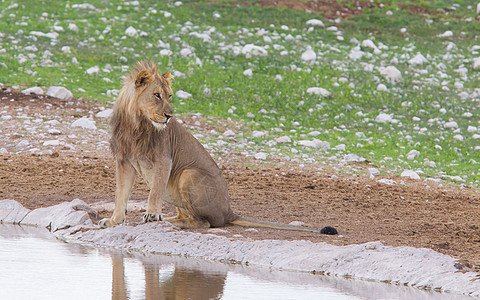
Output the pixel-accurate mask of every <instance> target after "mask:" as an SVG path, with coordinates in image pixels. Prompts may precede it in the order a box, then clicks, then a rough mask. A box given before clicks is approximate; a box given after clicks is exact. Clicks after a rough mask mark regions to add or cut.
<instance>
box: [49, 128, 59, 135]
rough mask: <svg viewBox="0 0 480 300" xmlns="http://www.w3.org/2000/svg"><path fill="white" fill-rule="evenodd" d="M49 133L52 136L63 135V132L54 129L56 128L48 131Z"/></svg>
mask: <svg viewBox="0 0 480 300" xmlns="http://www.w3.org/2000/svg"><path fill="white" fill-rule="evenodd" d="M47 133H49V134H51V135H60V134H62V132H61V131H60V130H58V129H54V128H52V129H49V130H47Z"/></svg>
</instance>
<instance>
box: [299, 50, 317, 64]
mask: <svg viewBox="0 0 480 300" xmlns="http://www.w3.org/2000/svg"><path fill="white" fill-rule="evenodd" d="M301 58H302V60H303V61H304V62H305V63H309V64H312V63H314V62H315V59H317V54H315V51H313V50H312V49H308V50H307V51H305V52H303V53H302V56H301Z"/></svg>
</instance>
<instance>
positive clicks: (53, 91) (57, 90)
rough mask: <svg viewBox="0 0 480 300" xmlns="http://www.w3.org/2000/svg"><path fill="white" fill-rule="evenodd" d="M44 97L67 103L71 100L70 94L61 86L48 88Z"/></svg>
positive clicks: (71, 95)
mask: <svg viewBox="0 0 480 300" xmlns="http://www.w3.org/2000/svg"><path fill="white" fill-rule="evenodd" d="M46 95H47V96H50V97H55V98H58V99H62V100H67V101H68V100H72V99H73V94H72V92H70V91H69V90H67V89H66V88H64V87H61V86H51V87H49V88H48V90H47V94H46Z"/></svg>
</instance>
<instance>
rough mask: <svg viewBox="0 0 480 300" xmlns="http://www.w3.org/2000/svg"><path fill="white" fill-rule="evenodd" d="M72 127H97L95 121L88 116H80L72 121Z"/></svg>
mask: <svg viewBox="0 0 480 300" xmlns="http://www.w3.org/2000/svg"><path fill="white" fill-rule="evenodd" d="M72 127H81V128H84V129H97V126H96V125H95V121H92V120H90V119H88V118H86V117H83V118H80V119H78V120H76V121H75V122H73V123H72Z"/></svg>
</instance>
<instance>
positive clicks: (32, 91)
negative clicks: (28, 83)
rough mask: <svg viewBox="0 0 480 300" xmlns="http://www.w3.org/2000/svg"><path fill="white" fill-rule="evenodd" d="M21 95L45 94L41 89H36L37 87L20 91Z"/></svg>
mask: <svg viewBox="0 0 480 300" xmlns="http://www.w3.org/2000/svg"><path fill="white" fill-rule="evenodd" d="M22 93H23V94H25V95H30V94H36V95H43V94H45V92H44V91H43V89H42V88H41V87H38V86H35V87H31V88H28V89H25V90H23V91H22Z"/></svg>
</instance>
